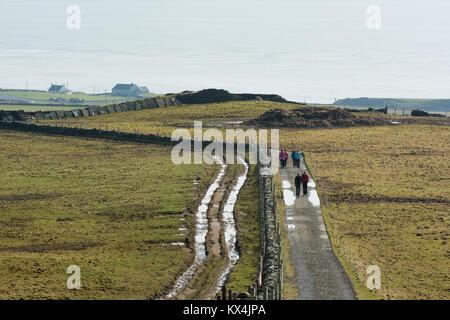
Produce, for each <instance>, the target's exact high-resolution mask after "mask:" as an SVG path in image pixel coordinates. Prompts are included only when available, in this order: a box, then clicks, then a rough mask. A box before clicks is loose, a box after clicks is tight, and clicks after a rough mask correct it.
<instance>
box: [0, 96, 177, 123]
mask: <svg viewBox="0 0 450 320" xmlns="http://www.w3.org/2000/svg"><path fill="white" fill-rule="evenodd" d="M181 104H182V103H181V102H180V101H179V100H178V99H176V98H168V97H158V98H151V99H142V100H136V101H129V102H123V103H119V104H110V105H107V106H104V107H101V106H89V107H86V108H81V109H73V110H61V111H59V110H58V111H39V112H24V111H0V122H14V121H30V120H58V119H72V118H86V117H91V116H96V115H101V114H111V113H117V112H127V111H137V110H143V109H152V108H163V107H170V106H178V105H181Z"/></svg>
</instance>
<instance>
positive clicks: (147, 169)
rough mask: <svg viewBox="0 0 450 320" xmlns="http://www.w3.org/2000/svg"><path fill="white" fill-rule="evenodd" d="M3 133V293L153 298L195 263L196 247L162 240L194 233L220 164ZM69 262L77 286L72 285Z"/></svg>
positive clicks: (138, 147)
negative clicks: (199, 206) (198, 207)
mask: <svg viewBox="0 0 450 320" xmlns="http://www.w3.org/2000/svg"><path fill="white" fill-rule="evenodd" d="M0 135H1V139H2V144H1V145H0V177H1V181H2V185H1V186H0V212H1V213H2V214H1V216H0V221H1V224H2V226H3V227H2V228H1V230H0V299H22V298H23V299H149V298H155V297H157V296H158V295H159V294H161V293H162V292H165V291H167V290H169V289H170V288H171V286H172V284H173V282H174V281H175V279H176V278H177V276H178V275H179V274H180V273H181V272H183V271H184V270H185V269H186V268H187V267H188V266H189V264H190V263H191V261H192V259H193V254H192V251H191V250H189V249H187V248H183V247H179V246H171V245H167V246H166V245H164V244H165V243H169V242H176V241H185V240H186V238H190V239H192V236H193V221H194V220H195V219H194V217H193V212H194V210H195V203H196V201H197V199H199V198H200V197H201V196H202V194H203V192H204V190H205V188H206V187H207V185H208V184H209V183H210V180H211V176H212V175H213V174H212V171H213V170H214V167H213V166H207V167H202V166H200V165H181V166H177V165H174V164H172V162H171V160H170V148H167V147H162V146H154V145H148V144H131V143H118V142H110V141H102V140H90V139H79V138H69V137H52V136H43V135H33V134H25V133H16V132H9V131H0ZM196 177H200V178H201V183H200V184H199V185H193V183H192V181H193V179H194V178H196ZM182 216H185V217H186V220H185V221H181V220H180V218H181V217H182ZM184 224H186V226H187V227H188V229H189V230H190V231H189V233H187V234H183V233H184V232H182V231H179V230H178V228H179V227H181V226H183V225H184ZM191 241H192V240H191ZM72 264H75V265H78V266H80V267H81V285H82V288H81V289H80V290H68V289H67V288H66V280H67V278H68V276H69V275H68V274H66V273H65V271H66V268H67V267H68V266H69V265H72Z"/></svg>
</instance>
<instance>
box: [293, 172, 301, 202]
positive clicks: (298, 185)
mask: <svg viewBox="0 0 450 320" xmlns="http://www.w3.org/2000/svg"><path fill="white" fill-rule="evenodd" d="M294 184H295V196H296V197H297V198H300V189H301V187H302V177H301V176H300V172H299V173H297V176H296V177H295V180H294Z"/></svg>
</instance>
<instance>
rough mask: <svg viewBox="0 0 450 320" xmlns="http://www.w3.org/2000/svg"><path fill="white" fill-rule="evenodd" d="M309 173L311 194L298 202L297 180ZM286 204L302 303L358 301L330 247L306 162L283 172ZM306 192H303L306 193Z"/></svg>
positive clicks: (289, 167)
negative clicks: (295, 183) (305, 301)
mask: <svg viewBox="0 0 450 320" xmlns="http://www.w3.org/2000/svg"><path fill="white" fill-rule="evenodd" d="M299 171H301V173H303V171H306V172H307V173H308V175H309V176H310V182H309V184H308V195H307V196H303V194H301V195H300V198H299V199H295V185H294V179H295V176H296V175H297V173H298V172H299ZM280 172H281V177H282V186H283V197H284V201H285V204H286V229H287V234H288V240H289V244H290V247H291V252H290V253H291V257H292V261H293V264H294V268H295V271H296V274H297V284H298V287H299V299H300V300H351V299H356V297H355V293H354V290H353V287H352V285H351V283H350V281H349V279H348V277H347V274H346V273H345V271H344V269H343V268H342V266H341V264H340V262H339V261H338V260H337V258H336V256H335V254H334V252H333V250H332V248H331V244H330V239H329V237H328V234H327V231H326V227H325V224H324V221H323V217H322V211H321V209H320V200H319V197H318V195H317V191H316V188H315V183H314V181H313V180H312V178H311V175H310V174H309V172H308V170H307V169H306V166H305V165H304V163H303V161H302V163H301V166H300V170H299V169H298V168H293V167H292V162H291V160H289V164H288V166H287V167H286V168H285V169H281V168H280ZM302 193H303V190H302Z"/></svg>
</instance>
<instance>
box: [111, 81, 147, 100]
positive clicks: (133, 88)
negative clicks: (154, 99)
mask: <svg viewBox="0 0 450 320" xmlns="http://www.w3.org/2000/svg"><path fill="white" fill-rule="evenodd" d="M145 93H149V91H148V89H147V88H146V87H138V86H137V85H136V84H134V83H131V84H122V83H118V84H116V85H115V86H114V88H113V89H112V91H111V94H112V95H113V96H121V97H137V96H140V95H142V94H145Z"/></svg>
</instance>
